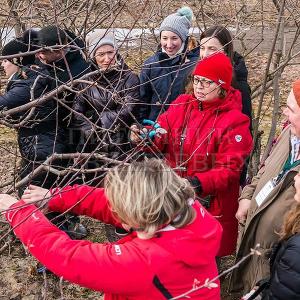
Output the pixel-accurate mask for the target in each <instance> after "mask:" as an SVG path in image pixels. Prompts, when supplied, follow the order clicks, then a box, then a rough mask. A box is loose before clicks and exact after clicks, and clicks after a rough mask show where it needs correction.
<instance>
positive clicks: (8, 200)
mask: <svg viewBox="0 0 300 300" xmlns="http://www.w3.org/2000/svg"><path fill="white" fill-rule="evenodd" d="M17 202H18V200H17V199H16V198H15V197H13V196H10V195H8V194H0V211H5V210H7V209H9V208H10V207H11V206H12V205H13V204H15V203H17Z"/></svg>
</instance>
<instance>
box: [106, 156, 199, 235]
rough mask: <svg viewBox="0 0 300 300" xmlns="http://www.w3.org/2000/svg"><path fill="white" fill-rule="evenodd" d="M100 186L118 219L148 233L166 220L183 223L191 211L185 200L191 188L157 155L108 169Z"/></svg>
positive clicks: (190, 216)
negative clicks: (156, 157)
mask: <svg viewBox="0 0 300 300" xmlns="http://www.w3.org/2000/svg"><path fill="white" fill-rule="evenodd" d="M104 187H105V192H106V194H107V197H108V199H109V203H110V205H111V208H112V210H113V211H114V212H115V214H116V215H117V217H118V218H119V219H120V220H121V222H122V223H126V224H127V225H129V226H130V227H133V228H135V229H136V230H138V231H142V232H145V233H148V234H150V235H154V234H155V232H156V231H157V230H158V229H160V228H161V227H163V226H165V225H167V224H170V223H171V224H172V225H173V226H174V227H176V228H180V227H183V226H185V225H187V224H188V223H190V222H191V221H192V220H193V218H194V215H195V211H194V209H193V208H192V207H191V206H190V205H189V203H188V199H189V198H194V196H195V194H194V190H193V188H192V187H191V185H190V184H189V182H188V181H187V180H186V179H184V178H181V177H180V176H178V175H177V174H176V173H175V172H174V171H173V170H172V169H171V168H170V167H169V166H167V165H166V164H165V163H164V162H162V161H161V160H159V159H149V160H145V161H142V162H133V163H132V164H130V165H120V166H117V167H115V168H113V169H111V170H110V171H109V172H108V174H107V176H106V178H105V184H104Z"/></svg>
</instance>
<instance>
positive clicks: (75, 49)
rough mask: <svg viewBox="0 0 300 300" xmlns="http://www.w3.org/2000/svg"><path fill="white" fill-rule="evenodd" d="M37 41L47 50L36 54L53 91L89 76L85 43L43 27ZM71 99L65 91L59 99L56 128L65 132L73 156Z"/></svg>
mask: <svg viewBox="0 0 300 300" xmlns="http://www.w3.org/2000/svg"><path fill="white" fill-rule="evenodd" d="M37 40H38V45H39V46H40V47H49V48H48V49H43V50H42V51H41V52H39V53H38V54H37V58H38V59H39V61H40V63H41V65H42V66H43V67H44V68H46V69H47V70H48V72H49V73H50V77H51V80H52V86H51V89H52V90H54V89H56V88H58V87H59V86H61V85H63V84H66V83H68V82H70V81H72V80H74V79H78V78H80V77H82V76H83V75H84V74H86V73H88V72H90V66H89V64H88V63H87V62H86V61H85V60H84V58H83V57H82V54H81V49H82V48H83V47H84V43H83V41H82V40H81V39H79V38H78V37H76V36H75V35H74V34H73V33H72V32H70V31H68V30H62V29H61V28H59V27H57V26H55V25H51V26H46V27H44V28H42V29H41V30H40V31H39V32H38V39H37ZM74 96H75V95H74V93H72V92H70V91H68V90H64V91H63V92H61V93H60V94H59V95H58V99H59V100H60V101H62V103H63V104H62V103H59V102H58V104H57V105H58V120H59V125H60V126H61V127H62V128H64V129H65V132H66V143H67V144H68V151H69V152H75V151H76V146H77V141H76V138H75V139H74V131H73V130H72V128H71V126H70V124H71V118H72V114H71V110H69V109H68V107H70V108H71V107H72V105H73V100H74ZM64 104H65V105H67V107H66V106H65V105H64ZM75 136H76V135H75Z"/></svg>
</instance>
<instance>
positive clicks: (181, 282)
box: [6, 186, 222, 300]
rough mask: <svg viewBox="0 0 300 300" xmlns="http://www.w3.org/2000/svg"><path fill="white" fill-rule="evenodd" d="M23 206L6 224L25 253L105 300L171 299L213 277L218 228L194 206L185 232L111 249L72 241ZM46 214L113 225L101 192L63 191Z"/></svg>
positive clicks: (210, 298)
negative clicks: (75, 216) (64, 214)
mask: <svg viewBox="0 0 300 300" xmlns="http://www.w3.org/2000/svg"><path fill="white" fill-rule="evenodd" d="M21 205H24V202H23V201H20V202H19V203H17V204H14V205H13V206H12V208H15V209H13V210H12V211H9V212H8V213H6V218H7V220H8V221H9V222H10V224H11V225H12V226H13V227H14V231H15V234H16V235H17V236H18V237H19V238H20V240H21V241H22V242H23V243H24V244H25V245H26V246H27V247H28V249H29V251H30V252H31V253H32V254H33V255H34V256H35V257H36V258H37V259H38V260H39V261H40V262H41V263H42V264H44V265H45V266H46V267H47V268H48V269H49V270H51V271H52V272H53V273H55V274H57V275H58V276H62V277H63V278H64V279H66V280H69V281H71V282H74V283H78V284H80V285H82V286H85V287H87V288H90V289H93V290H98V291H104V292H105V300H150V299H151V300H153V299H155V300H163V299H170V298H171V296H177V295H179V294H182V293H184V292H187V291H188V290H190V289H191V288H192V287H193V284H194V283H195V282H196V285H198V286H199V285H201V284H203V283H204V282H205V280H206V279H207V278H209V279H212V278H214V277H215V276H216V275H217V267H216V263H215V256H216V254H217V252H218V249H219V245H220V240H221V232H222V228H221V226H220V224H219V223H218V222H217V221H216V220H215V219H214V218H213V217H212V216H211V215H210V214H209V213H207V211H206V210H205V209H204V208H203V207H202V206H201V205H200V204H199V203H198V202H196V203H194V204H193V207H194V209H195V210H196V213H197V214H196V219H195V220H194V221H193V222H192V223H191V224H189V225H187V226H185V227H184V228H180V229H175V228H173V227H172V226H167V227H166V228H164V229H162V230H161V231H159V232H158V233H157V235H156V236H155V237H153V238H151V239H149V240H142V239H140V238H138V237H137V236H136V234H135V233H131V234H129V235H128V236H127V237H125V238H123V239H122V240H120V241H118V242H117V243H115V244H109V243H106V244H99V243H92V242H90V241H83V240H82V241H78V240H71V239H70V238H69V237H68V235H67V234H65V233H64V232H62V231H61V230H59V229H58V228H57V227H55V226H54V225H52V224H51V223H50V222H49V221H48V220H47V219H46V218H45V216H44V215H43V214H42V213H41V212H40V211H39V210H38V209H37V208H36V207H35V206H33V205H29V206H26V207H25V208H20V206H21ZM49 208H50V209H51V210H53V211H58V212H64V211H66V210H68V209H70V208H72V209H71V211H72V212H73V213H75V214H85V215H88V216H91V217H93V218H96V219H99V220H101V221H102V222H105V223H110V224H113V225H116V224H117V221H116V220H115V218H114V217H113V215H112V213H111V210H110V208H109V205H108V201H107V198H106V197H105V194H104V190H103V189H97V188H92V187H88V186H74V187H67V188H65V189H63V190H61V191H60V192H59V193H58V194H56V195H55V196H53V198H52V200H50V202H49ZM217 283H218V284H219V282H218V281H217ZM190 296H191V299H203V300H215V299H216V300H217V299H220V289H219V286H218V287H216V288H212V289H208V288H202V289H200V290H199V291H196V292H194V293H192V294H190ZM168 297H169V298H168Z"/></svg>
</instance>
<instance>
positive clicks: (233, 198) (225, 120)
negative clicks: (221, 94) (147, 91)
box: [152, 88, 252, 256]
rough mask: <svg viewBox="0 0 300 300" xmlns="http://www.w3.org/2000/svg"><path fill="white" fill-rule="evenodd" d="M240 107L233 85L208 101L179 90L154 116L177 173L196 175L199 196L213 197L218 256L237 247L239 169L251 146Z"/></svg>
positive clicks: (160, 144)
mask: <svg viewBox="0 0 300 300" xmlns="http://www.w3.org/2000/svg"><path fill="white" fill-rule="evenodd" d="M241 109H242V101H241V95H240V92H239V91H237V90H235V89H233V88H231V90H230V91H229V93H228V95H227V97H226V98H225V99H216V100H213V101H209V102H201V103H199V101H198V100H196V99H195V98H194V97H193V96H192V95H181V96H179V97H178V98H177V99H176V100H175V101H174V102H172V104H171V106H170V107H169V109H168V110H167V111H166V112H165V113H164V114H162V115H160V117H159V118H158V120H157V122H158V123H159V124H160V125H161V127H162V128H164V129H166V131H167V134H165V135H162V136H161V137H159V138H158V137H156V138H155V140H154V144H155V146H156V147H157V149H158V150H160V151H161V152H163V154H164V156H165V158H166V160H167V161H168V163H169V165H170V166H171V167H172V168H174V169H175V170H177V172H178V174H179V175H181V176H182V177H188V176H196V177H197V178H198V179H199V181H200V182H201V184H202V189H203V192H202V194H201V195H199V196H201V197H203V198H204V197H207V196H210V197H212V201H211V205H210V208H208V211H209V212H210V213H211V214H212V215H213V216H215V217H216V218H218V220H219V221H220V222H221V224H222V226H223V236H222V242H221V249H220V252H219V254H218V255H219V256H224V255H229V254H231V253H232V252H233V251H234V250H235V246H236V239H237V226H238V224H237V220H236V218H235V213H236V211H237V208H238V201H237V199H238V195H239V180H240V172H241V170H242V166H243V164H244V160H245V158H246V157H247V156H248V155H249V154H250V152H251V149H252V137H251V134H250V131H249V118H248V117H247V116H246V115H244V114H242V112H241ZM182 137H183V138H182ZM181 145H182V146H181ZM152 150H153V148H152ZM180 167H184V168H185V169H183V170H182V169H181V168H180Z"/></svg>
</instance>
